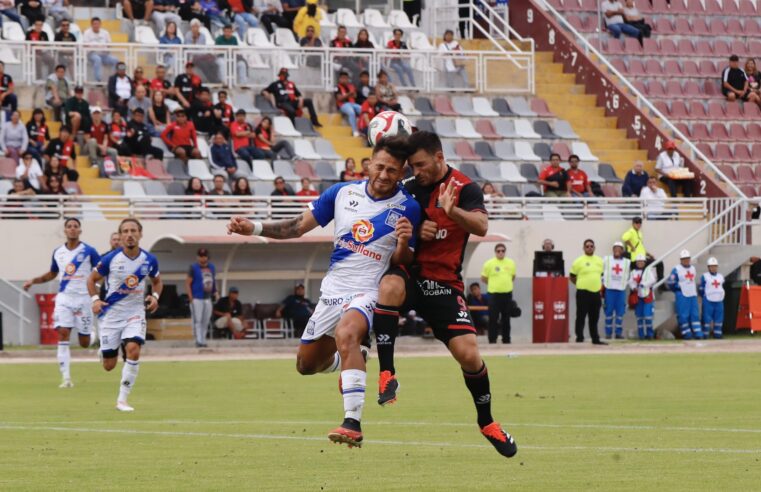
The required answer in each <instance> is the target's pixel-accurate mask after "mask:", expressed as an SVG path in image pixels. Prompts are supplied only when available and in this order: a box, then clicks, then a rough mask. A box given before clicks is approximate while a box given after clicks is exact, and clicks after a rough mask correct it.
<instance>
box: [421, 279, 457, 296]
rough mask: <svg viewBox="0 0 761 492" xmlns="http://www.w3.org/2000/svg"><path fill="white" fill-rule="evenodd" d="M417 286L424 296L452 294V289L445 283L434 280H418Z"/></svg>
mask: <svg viewBox="0 0 761 492" xmlns="http://www.w3.org/2000/svg"><path fill="white" fill-rule="evenodd" d="M417 284H418V287H420V290H421V291H422V292H423V295H424V296H450V295H452V289H451V288H450V287H447V286H446V285H442V284H440V283H438V282H436V281H435V280H418V283H417Z"/></svg>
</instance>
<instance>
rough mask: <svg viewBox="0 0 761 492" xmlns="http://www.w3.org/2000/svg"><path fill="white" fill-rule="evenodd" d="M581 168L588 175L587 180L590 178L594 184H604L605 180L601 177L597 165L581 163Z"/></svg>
mask: <svg viewBox="0 0 761 492" xmlns="http://www.w3.org/2000/svg"><path fill="white" fill-rule="evenodd" d="M579 167H580V168H581V170H582V171H584V172H585V173H587V178H589V181H591V182H593V183H604V182H605V179H603V178H602V176H600V173H599V172H598V171H597V164H593V163H591V162H581V163H579Z"/></svg>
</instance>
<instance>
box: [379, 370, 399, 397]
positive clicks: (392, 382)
mask: <svg viewBox="0 0 761 492" xmlns="http://www.w3.org/2000/svg"><path fill="white" fill-rule="evenodd" d="M397 391H399V381H397V380H396V375H394V374H391V371H383V372H381V373H380V377H379V378H378V405H381V406H384V405H390V404H392V403H394V402H396V392H397Z"/></svg>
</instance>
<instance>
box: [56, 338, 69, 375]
mask: <svg viewBox="0 0 761 492" xmlns="http://www.w3.org/2000/svg"><path fill="white" fill-rule="evenodd" d="M70 364H71V352H70V350H69V342H58V369H59V370H60V371H61V376H63V379H71V372H70V369H69V366H70Z"/></svg>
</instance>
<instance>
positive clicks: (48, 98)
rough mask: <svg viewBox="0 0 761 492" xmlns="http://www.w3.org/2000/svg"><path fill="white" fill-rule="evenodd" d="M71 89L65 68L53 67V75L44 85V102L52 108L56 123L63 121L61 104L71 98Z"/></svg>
mask: <svg viewBox="0 0 761 492" xmlns="http://www.w3.org/2000/svg"><path fill="white" fill-rule="evenodd" d="M71 87H72V85H71V82H70V81H69V79H67V78H66V67H65V66H63V65H58V66H57V67H55V73H52V74H50V75H49V76H48V79H47V82H46V83H45V89H46V90H45V102H46V103H47V104H48V106H50V107H52V108H53V114H54V115H55V119H56V121H63V114H62V113H63V103H64V102H66V100H67V99H68V98H69V97H71ZM14 101H15V95H14Z"/></svg>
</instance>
